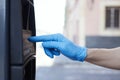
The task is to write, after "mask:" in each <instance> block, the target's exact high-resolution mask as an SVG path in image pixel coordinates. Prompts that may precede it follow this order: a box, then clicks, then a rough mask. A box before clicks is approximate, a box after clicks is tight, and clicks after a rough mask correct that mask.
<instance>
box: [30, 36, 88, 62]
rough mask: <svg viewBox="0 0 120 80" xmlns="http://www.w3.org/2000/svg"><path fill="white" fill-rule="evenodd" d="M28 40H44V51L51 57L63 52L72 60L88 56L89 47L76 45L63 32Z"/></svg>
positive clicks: (81, 59) (79, 59) (80, 59)
mask: <svg viewBox="0 0 120 80" xmlns="http://www.w3.org/2000/svg"><path fill="white" fill-rule="evenodd" d="M28 40H29V41H31V42H43V43H42V46H43V48H44V51H45V53H46V55H48V56H49V57H51V58H53V57H54V55H57V56H58V55H60V53H62V54H63V55H64V56H66V57H68V58H70V59H72V60H78V61H84V60H85V58H86V56H87V48H84V47H80V46H77V45H75V44H74V43H72V42H71V41H70V40H68V39H67V38H65V37H64V36H63V35H62V34H52V35H43V36H33V37H30V38H28Z"/></svg>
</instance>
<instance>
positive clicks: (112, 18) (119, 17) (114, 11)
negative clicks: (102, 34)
mask: <svg viewBox="0 0 120 80" xmlns="http://www.w3.org/2000/svg"><path fill="white" fill-rule="evenodd" d="M105 14H106V17H105V18H106V19H105V20H106V21H105V26H106V28H112V29H114V28H115V29H118V28H120V7H106V13H105Z"/></svg>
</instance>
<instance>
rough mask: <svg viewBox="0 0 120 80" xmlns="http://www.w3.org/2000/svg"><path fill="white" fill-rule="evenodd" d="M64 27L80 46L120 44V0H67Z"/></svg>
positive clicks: (108, 46)
mask: <svg viewBox="0 0 120 80" xmlns="http://www.w3.org/2000/svg"><path fill="white" fill-rule="evenodd" d="M64 28H65V31H64V32H65V34H66V36H67V37H68V38H69V39H71V40H72V41H73V42H75V43H76V44H80V45H81V46H87V47H98V48H101V47H106V48H112V47H117V46H120V41H119V40H120V0H67V6H66V20H65V27H64Z"/></svg>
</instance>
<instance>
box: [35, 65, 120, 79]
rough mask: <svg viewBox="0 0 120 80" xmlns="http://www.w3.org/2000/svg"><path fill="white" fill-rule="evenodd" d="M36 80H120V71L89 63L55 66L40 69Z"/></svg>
mask: <svg viewBox="0 0 120 80" xmlns="http://www.w3.org/2000/svg"><path fill="white" fill-rule="evenodd" d="M36 80H120V71H118V70H111V69H106V68H103V67H99V66H95V65H92V64H89V63H83V64H81V63H75V64H73V63H72V64H55V65H53V66H51V67H40V68H38V69H37V76H36Z"/></svg>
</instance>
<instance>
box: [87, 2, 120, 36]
mask: <svg viewBox="0 0 120 80" xmlns="http://www.w3.org/2000/svg"><path fill="white" fill-rule="evenodd" d="M91 4H92V3H91ZM91 4H90V2H88V0H87V2H86V12H85V13H86V15H85V28H86V30H85V33H86V35H102V36H120V30H119V29H118V30H113V29H111V30H106V29H105V7H107V6H120V0H95V1H94V3H93V4H92V5H91Z"/></svg>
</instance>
